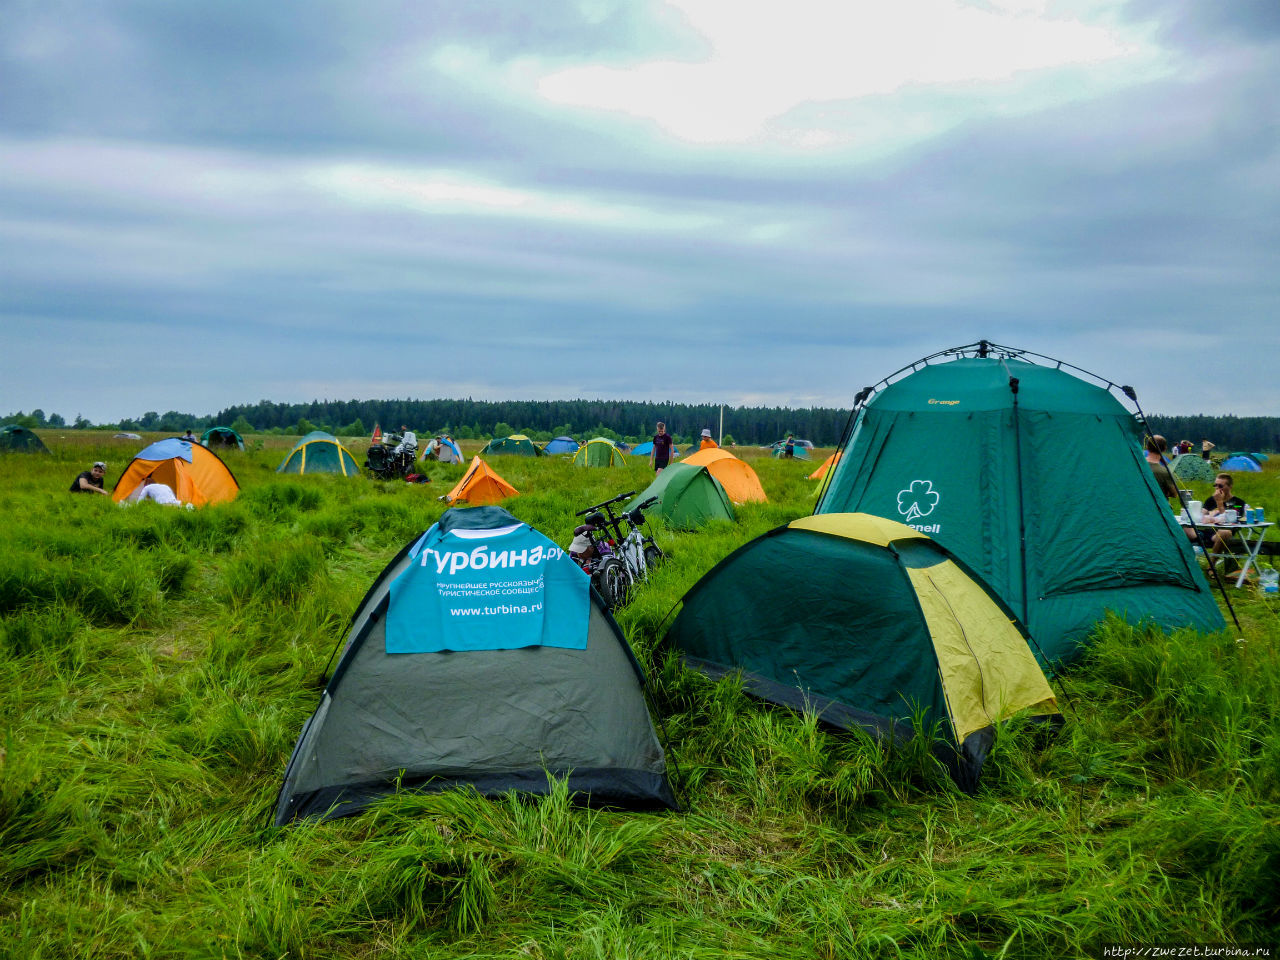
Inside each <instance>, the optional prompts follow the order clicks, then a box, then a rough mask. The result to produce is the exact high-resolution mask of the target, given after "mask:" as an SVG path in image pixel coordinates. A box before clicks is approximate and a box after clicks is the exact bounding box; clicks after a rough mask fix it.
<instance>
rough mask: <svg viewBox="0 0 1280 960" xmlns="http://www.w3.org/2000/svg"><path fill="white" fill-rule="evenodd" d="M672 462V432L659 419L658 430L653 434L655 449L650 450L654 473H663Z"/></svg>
mask: <svg viewBox="0 0 1280 960" xmlns="http://www.w3.org/2000/svg"><path fill="white" fill-rule="evenodd" d="M670 462H671V434H669V433H667V425H666V424H665V423H663V422H662V421H661V420H659V421H658V432H657V433H655V434H654V435H653V449H652V450H650V451H649V466H651V467H653V472H654V473H661V472H662V471H663V470H664V469H666V467H667V464H669V463H670Z"/></svg>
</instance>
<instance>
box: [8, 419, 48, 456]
mask: <svg viewBox="0 0 1280 960" xmlns="http://www.w3.org/2000/svg"><path fill="white" fill-rule="evenodd" d="M48 452H49V448H48V447H46V446H45V445H44V443H43V441H41V439H40V438H39V437H37V436H36V434H35V431H34V430H28V429H27V428H26V427H24V426H20V425H19V424H16V423H6V424H5V425H4V426H3V427H0V453H48Z"/></svg>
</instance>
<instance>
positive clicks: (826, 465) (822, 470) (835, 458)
mask: <svg viewBox="0 0 1280 960" xmlns="http://www.w3.org/2000/svg"><path fill="white" fill-rule="evenodd" d="M839 461H840V454H839V452H836V453H833V454H832V455H831V456H829V457H827V459H825V460H823V461H822V466H820V467H818V469H817V470H815V471H813V473H811V474H809V479H810V480H821V479H822V478H823V477H825V476H826V475H827V471H828V470H830V469H831V468H832V467H834V466H835V465H836V464H837V463H838V462H839Z"/></svg>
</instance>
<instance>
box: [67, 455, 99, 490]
mask: <svg viewBox="0 0 1280 960" xmlns="http://www.w3.org/2000/svg"><path fill="white" fill-rule="evenodd" d="M106 474H107V465H106V464H105V463H103V462H102V461H101V460H99V461H98V462H97V463H95V464H94V465H93V466H92V467H91V468H90V469H88V470H85V471H83V472H82V473H80V475H79V476H77V477H76V478H75V479H74V480H72V481H71V492H72V493H101V494H103V495H106V493H107V491H106V488H105V487H104V486H103V484H102V478H103V477H105V476H106Z"/></svg>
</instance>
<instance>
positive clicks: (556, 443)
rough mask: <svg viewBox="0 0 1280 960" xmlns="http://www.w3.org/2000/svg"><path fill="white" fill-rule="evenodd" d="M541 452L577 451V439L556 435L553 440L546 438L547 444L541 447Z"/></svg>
mask: <svg viewBox="0 0 1280 960" xmlns="http://www.w3.org/2000/svg"><path fill="white" fill-rule="evenodd" d="M542 452H543V453H577V452H578V441H577V440H575V439H573V437H556V438H555V439H554V440H548V441H547V445H546V446H545V447H543V448H542Z"/></svg>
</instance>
